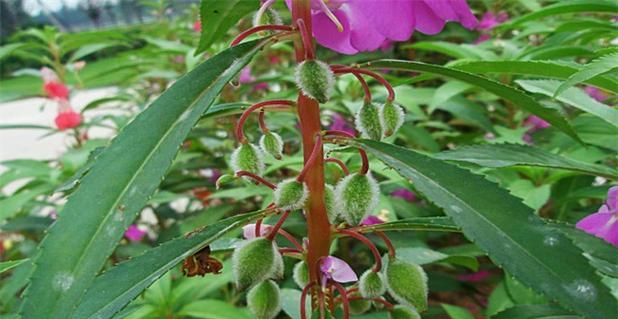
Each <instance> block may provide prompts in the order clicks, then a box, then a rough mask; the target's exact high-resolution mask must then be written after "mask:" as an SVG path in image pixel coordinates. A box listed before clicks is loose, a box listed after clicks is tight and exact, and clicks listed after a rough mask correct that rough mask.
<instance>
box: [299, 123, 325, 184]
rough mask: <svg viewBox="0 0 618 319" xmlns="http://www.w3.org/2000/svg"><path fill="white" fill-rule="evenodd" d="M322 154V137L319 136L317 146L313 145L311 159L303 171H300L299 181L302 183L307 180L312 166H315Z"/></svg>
mask: <svg viewBox="0 0 618 319" xmlns="http://www.w3.org/2000/svg"><path fill="white" fill-rule="evenodd" d="M321 154H322V135H321V134H318V135H317V136H316V141H315V144H314V145H313V150H312V151H311V155H310V156H309V159H308V160H307V162H306V163H305V165H304V166H303V169H302V170H301V171H300V173H299V174H298V176H297V177H296V180H297V181H299V182H302V181H304V180H305V175H307V172H308V171H309V170H310V169H311V166H313V164H314V163H315V162H316V161H317V160H318V156H320V155H321Z"/></svg>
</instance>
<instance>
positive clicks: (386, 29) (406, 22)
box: [286, 0, 477, 54]
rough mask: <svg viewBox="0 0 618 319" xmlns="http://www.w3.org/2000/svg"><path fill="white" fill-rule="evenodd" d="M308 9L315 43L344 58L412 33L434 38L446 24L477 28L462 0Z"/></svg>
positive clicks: (317, 1)
mask: <svg viewBox="0 0 618 319" xmlns="http://www.w3.org/2000/svg"><path fill="white" fill-rule="evenodd" d="M286 2H287V3H288V7H291V6H290V3H291V1H290V0H287V1H286ZM311 9H312V14H311V18H312V25H313V35H314V36H315V38H316V40H317V42H318V43H319V44H321V45H322V46H325V47H327V48H329V49H331V50H334V51H337V52H339V53H343V54H356V53H358V52H361V51H375V50H377V49H378V48H380V46H381V45H382V44H383V43H384V41H385V40H390V41H406V40H408V39H409V38H410V37H411V36H412V33H413V32H414V30H418V31H420V32H422V33H425V34H436V33H439V32H440V31H442V28H443V27H444V25H445V23H446V22H447V21H456V22H459V23H461V24H462V25H463V26H464V27H466V28H468V29H472V28H474V27H475V26H476V24H477V20H476V18H475V17H474V15H473V14H472V12H471V11H470V8H469V7H468V4H467V3H466V1H465V0H381V1H372V0H329V1H324V0H311Z"/></svg>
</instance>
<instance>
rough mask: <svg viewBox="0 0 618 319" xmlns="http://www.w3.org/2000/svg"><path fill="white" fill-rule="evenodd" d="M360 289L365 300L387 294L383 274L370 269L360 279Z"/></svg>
mask: <svg viewBox="0 0 618 319" xmlns="http://www.w3.org/2000/svg"><path fill="white" fill-rule="evenodd" d="M358 288H359V291H360V293H361V296H363V298H377V297H380V296H382V295H383V294H384V293H385V292H386V284H385V283H384V280H383V279H382V274H381V273H379V272H375V271H373V269H369V270H367V271H365V273H364V274H363V275H362V276H361V277H360V280H359V282H358Z"/></svg>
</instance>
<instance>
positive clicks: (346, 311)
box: [332, 281, 350, 319]
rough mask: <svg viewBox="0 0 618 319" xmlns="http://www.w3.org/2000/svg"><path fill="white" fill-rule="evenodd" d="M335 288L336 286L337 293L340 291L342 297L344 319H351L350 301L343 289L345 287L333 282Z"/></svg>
mask: <svg viewBox="0 0 618 319" xmlns="http://www.w3.org/2000/svg"><path fill="white" fill-rule="evenodd" d="M332 283H333V286H335V288H336V289H337V291H339V294H340V296H341V302H342V304H343V319H348V318H350V302H349V300H348V294H346V292H345V288H343V286H342V285H341V284H340V283H338V282H335V281H333V282H332Z"/></svg>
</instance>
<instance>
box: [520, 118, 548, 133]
mask: <svg viewBox="0 0 618 319" xmlns="http://www.w3.org/2000/svg"><path fill="white" fill-rule="evenodd" d="M524 126H528V127H530V129H529V130H528V133H534V132H536V131H540V130H542V129H546V128H548V127H549V126H550V125H549V123H548V122H547V121H545V120H544V119H542V118H540V117H538V116H536V115H530V116H528V118H526V120H525V121H524Z"/></svg>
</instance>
